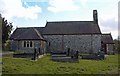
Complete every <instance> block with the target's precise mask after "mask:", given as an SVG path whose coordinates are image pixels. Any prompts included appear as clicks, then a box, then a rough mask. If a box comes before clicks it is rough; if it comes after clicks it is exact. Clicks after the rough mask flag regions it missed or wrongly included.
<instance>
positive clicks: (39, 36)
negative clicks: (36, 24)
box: [33, 28, 42, 38]
mask: <svg viewBox="0 0 120 76" xmlns="http://www.w3.org/2000/svg"><path fill="white" fill-rule="evenodd" d="M33 30H34V31H35V32H36V33H37V35H38V36H39V37H40V38H41V37H42V36H41V35H40V33H39V32H38V30H37V29H35V28H33Z"/></svg>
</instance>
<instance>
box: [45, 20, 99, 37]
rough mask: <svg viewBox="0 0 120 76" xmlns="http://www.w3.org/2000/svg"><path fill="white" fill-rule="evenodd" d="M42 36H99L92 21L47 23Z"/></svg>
mask: <svg viewBox="0 0 120 76" xmlns="http://www.w3.org/2000/svg"><path fill="white" fill-rule="evenodd" d="M43 34H50V35H54V34H56V35H59V34H67V35H69V34H101V31H100V28H99V26H98V24H96V23H95V22H94V21H59V22H47V23H46V26H45V29H44V30H43Z"/></svg>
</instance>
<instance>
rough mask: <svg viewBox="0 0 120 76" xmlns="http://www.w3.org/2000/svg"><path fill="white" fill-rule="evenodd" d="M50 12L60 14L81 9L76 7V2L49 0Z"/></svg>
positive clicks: (70, 0) (71, 0)
mask: <svg viewBox="0 0 120 76" xmlns="http://www.w3.org/2000/svg"><path fill="white" fill-rule="evenodd" d="M48 3H49V5H50V6H49V7H48V8H47V9H48V10H49V11H51V12H54V13H58V12H63V11H74V10H78V9H79V8H80V7H79V6H77V5H75V3H74V0H49V2H48Z"/></svg>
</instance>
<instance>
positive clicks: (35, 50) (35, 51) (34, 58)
mask: <svg viewBox="0 0 120 76" xmlns="http://www.w3.org/2000/svg"><path fill="white" fill-rule="evenodd" d="M36 53H37V49H36V48H35V49H34V56H33V60H36Z"/></svg>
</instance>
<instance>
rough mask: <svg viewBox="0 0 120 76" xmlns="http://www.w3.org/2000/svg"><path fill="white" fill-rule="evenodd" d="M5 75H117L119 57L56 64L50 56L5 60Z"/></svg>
mask: <svg viewBox="0 0 120 76" xmlns="http://www.w3.org/2000/svg"><path fill="white" fill-rule="evenodd" d="M2 69H3V70H2V71H3V74H117V73H118V55H109V56H107V59H106V60H79V62H75V63H70V62H54V61H52V60H50V55H46V56H44V57H43V58H41V59H38V60H37V61H31V60H30V59H27V58H12V57H4V58H3V68H2Z"/></svg>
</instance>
